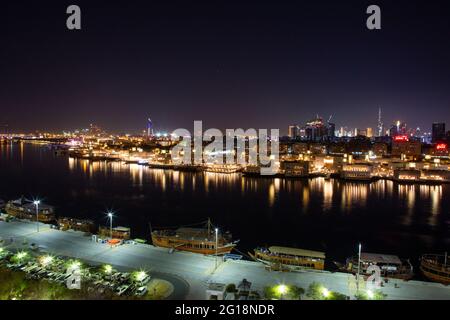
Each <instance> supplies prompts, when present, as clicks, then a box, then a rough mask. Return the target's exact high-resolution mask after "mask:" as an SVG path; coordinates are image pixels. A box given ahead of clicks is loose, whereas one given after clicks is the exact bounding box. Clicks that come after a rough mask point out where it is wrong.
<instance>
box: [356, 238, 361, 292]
mask: <svg viewBox="0 0 450 320" xmlns="http://www.w3.org/2000/svg"><path fill="white" fill-rule="evenodd" d="M360 267H361V243H360V244H359V246H358V274H357V275H356V290H357V291H359V271H360Z"/></svg>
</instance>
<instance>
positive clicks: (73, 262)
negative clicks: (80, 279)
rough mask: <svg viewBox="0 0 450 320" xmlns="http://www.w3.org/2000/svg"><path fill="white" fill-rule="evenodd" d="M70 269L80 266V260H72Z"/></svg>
mask: <svg viewBox="0 0 450 320" xmlns="http://www.w3.org/2000/svg"><path fill="white" fill-rule="evenodd" d="M69 267H70V269H72V270H74V269H79V268H80V267H81V262H80V261H78V260H75V261H72V263H71V264H70V266H69Z"/></svg>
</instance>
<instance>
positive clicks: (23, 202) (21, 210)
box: [5, 197, 55, 223]
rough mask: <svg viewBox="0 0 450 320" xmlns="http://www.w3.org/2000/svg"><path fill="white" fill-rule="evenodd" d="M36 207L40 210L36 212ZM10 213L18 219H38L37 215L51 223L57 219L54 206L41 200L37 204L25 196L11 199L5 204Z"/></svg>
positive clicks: (7, 211)
mask: <svg viewBox="0 0 450 320" xmlns="http://www.w3.org/2000/svg"><path fill="white" fill-rule="evenodd" d="M36 208H37V210H38V212H37V213H36ZM5 211H6V213H7V214H8V215H10V216H13V217H16V218H18V219H28V220H33V221H36V215H37V217H38V220H39V221H40V222H45V223H49V222H52V221H54V220H55V210H54V208H53V207H52V206H49V205H47V204H45V203H42V201H41V202H39V204H38V205H37V206H36V204H35V202H34V201H32V200H29V199H26V198H25V197H21V198H19V199H17V200H13V201H9V202H8V203H7V204H6V206H5Z"/></svg>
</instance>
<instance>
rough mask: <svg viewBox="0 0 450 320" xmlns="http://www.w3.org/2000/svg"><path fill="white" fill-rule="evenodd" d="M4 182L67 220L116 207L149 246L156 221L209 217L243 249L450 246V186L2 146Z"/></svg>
mask: <svg viewBox="0 0 450 320" xmlns="http://www.w3.org/2000/svg"><path fill="white" fill-rule="evenodd" d="M0 178H1V179H2V180H1V181H8V184H7V185H5V184H3V187H0V193H1V194H0V198H3V199H5V200H9V199H14V198H15V197H19V196H20V195H21V194H24V195H26V196H34V195H36V194H37V195H40V196H43V197H46V198H47V201H48V202H49V203H50V204H54V205H55V206H56V207H57V212H58V214H61V215H67V216H75V217H85V218H92V219H97V222H98V223H104V222H105V221H104V219H103V216H104V215H103V214H102V213H103V212H104V210H105V209H106V208H109V207H114V208H115V209H117V210H118V219H119V220H118V221H117V222H118V223H120V224H123V225H125V226H130V227H131V228H132V230H133V233H134V236H135V237H148V228H147V227H146V226H147V225H148V221H149V220H151V221H152V222H153V221H154V222H155V225H161V226H162V225H177V224H189V223H192V222H196V221H201V220H204V219H205V218H206V217H208V216H210V217H211V218H212V220H213V221H214V220H216V221H218V223H219V224H222V225H226V226H227V228H229V229H230V230H231V231H232V232H233V233H234V234H236V235H237V236H236V238H237V239H241V240H242V241H241V244H240V246H247V247H246V248H245V249H251V248H252V247H253V246H258V245H286V246H297V247H300V248H309V249H313V250H314V249H315V250H325V251H327V252H328V251H331V252H334V253H336V254H339V255H341V254H342V255H347V254H348V252H349V251H348V250H350V251H351V250H353V248H354V247H355V243H357V241H363V242H365V244H366V246H367V247H370V248H371V250H377V251H378V250H379V252H384V253H398V254H403V253H405V254H409V255H418V254H420V253H421V252H425V251H435V250H442V249H446V248H448V246H449V245H450V239H449V237H448V234H449V233H448V231H449V227H450V215H449V212H450V211H449V209H450V203H449V200H448V199H449V198H448V197H446V195H449V194H450V193H449V192H450V185H443V186H432V185H431V186H428V185H420V186H419V185H400V184H398V183H394V182H392V181H385V180H379V181H375V182H372V183H357V182H343V181H340V180H336V179H330V180H325V179H324V178H314V179H279V178H278V179H274V178H253V177H244V176H241V175H240V174H219V173H203V172H200V173H192V172H178V171H172V170H162V169H150V168H148V167H146V166H141V165H129V164H124V163H120V162H105V161H101V162H92V161H89V160H81V159H79V160H76V159H71V158H67V157H59V156H55V155H54V152H52V151H51V150H49V149H47V148H46V147H41V146H39V147H37V146H30V145H27V144H23V145H21V146H19V145H15V146H13V147H9V146H0ZM120 219H121V220H120ZM249 226H254V227H252V228H249ZM249 229H250V230H249ZM417 248H419V249H417ZM241 249H242V248H241ZM374 252H375V251H374Z"/></svg>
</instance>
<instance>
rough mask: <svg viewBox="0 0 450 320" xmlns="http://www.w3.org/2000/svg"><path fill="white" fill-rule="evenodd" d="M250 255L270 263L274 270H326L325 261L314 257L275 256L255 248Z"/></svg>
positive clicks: (267, 263) (257, 259)
mask: <svg viewBox="0 0 450 320" xmlns="http://www.w3.org/2000/svg"><path fill="white" fill-rule="evenodd" d="M249 255H250V256H251V257H252V258H253V259H254V260H256V261H259V262H262V263H264V264H266V265H268V266H269V267H270V268H271V269H272V270H280V271H302V270H308V269H310V270H324V269H325V263H324V261H317V260H313V259H306V258H297V259H295V258H285V257H279V256H273V255H268V254H265V253H263V252H261V251H258V250H255V253H254V254H252V253H250V252H249Z"/></svg>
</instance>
